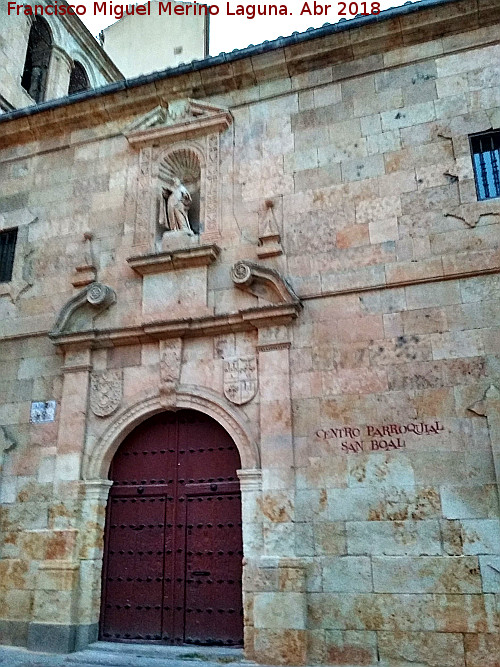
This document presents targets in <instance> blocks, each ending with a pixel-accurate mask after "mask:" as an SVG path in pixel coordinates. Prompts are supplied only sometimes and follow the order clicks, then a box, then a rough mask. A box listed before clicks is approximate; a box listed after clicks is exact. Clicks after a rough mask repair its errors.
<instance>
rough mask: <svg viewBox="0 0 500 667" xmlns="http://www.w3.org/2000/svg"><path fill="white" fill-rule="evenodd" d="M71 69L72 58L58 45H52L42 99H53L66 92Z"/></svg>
mask: <svg viewBox="0 0 500 667" xmlns="http://www.w3.org/2000/svg"><path fill="white" fill-rule="evenodd" d="M72 69H73V60H72V58H70V57H69V56H68V54H67V53H66V52H65V51H63V50H62V49H61V48H60V47H58V46H53V47H52V53H51V56H50V63H49V71H48V74H47V85H46V89H45V97H44V99H46V100H53V99H57V98H59V97H64V96H65V95H67V94H68V89H69V80H70V77H71V70H72Z"/></svg>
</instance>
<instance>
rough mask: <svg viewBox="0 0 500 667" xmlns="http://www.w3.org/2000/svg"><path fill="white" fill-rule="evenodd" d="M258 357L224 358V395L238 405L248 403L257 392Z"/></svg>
mask: <svg viewBox="0 0 500 667" xmlns="http://www.w3.org/2000/svg"><path fill="white" fill-rule="evenodd" d="M257 387H258V378H257V359H256V357H253V356H247V357H234V358H231V359H225V360H224V396H225V397H226V398H227V399H228V400H229V401H231V403H236V405H243V404H244V403H248V401H251V400H252V398H253V397H254V396H255V394H256V393H257Z"/></svg>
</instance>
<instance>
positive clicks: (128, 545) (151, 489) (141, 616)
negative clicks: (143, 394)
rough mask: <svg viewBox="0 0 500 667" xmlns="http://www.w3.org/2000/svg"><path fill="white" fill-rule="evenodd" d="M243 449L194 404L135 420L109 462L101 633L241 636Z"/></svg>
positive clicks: (226, 641)
mask: <svg viewBox="0 0 500 667" xmlns="http://www.w3.org/2000/svg"><path fill="white" fill-rule="evenodd" d="M239 466H240V458H239V454H238V451H237V449H236V446H235V444H234V442H233V441H232V439H231V438H230V436H229V435H228V434H227V433H226V431H225V430H224V429H223V428H222V427H221V426H220V425H219V424H218V423H217V422H215V421H214V420H213V419H211V418H210V417H207V416H206V415H203V414H201V413H198V412H195V411H193V410H181V411H179V412H174V413H162V414H160V415H156V416H155V417H152V418H151V419H148V420H147V421H146V422H144V423H142V424H141V425H140V426H138V427H137V428H136V429H135V430H134V431H133V432H132V433H131V434H130V435H129V436H128V437H127V438H126V439H125V441H124V442H123V443H122V445H121V446H120V448H119V449H118V451H117V453H116V454H115V457H114V459H113V461H112V463H111V468H110V475H109V476H110V479H112V480H113V482H114V483H113V486H112V487H111V491H110V497H109V501H108V507H107V515H106V530H105V551H104V567H103V587H102V590H103V597H102V607H101V623H100V636H101V639H103V640H106V641H160V642H164V643H169V644H219V645H234V646H238V645H242V643H243V610H242V593H241V590H242V586H241V572H242V557H243V547H242V536H241V535H242V534H241V498H240V488H239V482H238V478H237V475H236V470H237V469H238V468H239Z"/></svg>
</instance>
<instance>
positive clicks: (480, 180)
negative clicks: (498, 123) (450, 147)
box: [469, 130, 500, 200]
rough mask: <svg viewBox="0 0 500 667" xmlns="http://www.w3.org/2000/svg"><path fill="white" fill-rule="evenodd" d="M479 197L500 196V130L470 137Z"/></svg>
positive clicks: (490, 197) (491, 197) (492, 197)
mask: <svg viewBox="0 0 500 667" xmlns="http://www.w3.org/2000/svg"><path fill="white" fill-rule="evenodd" d="M469 140H470V147H471V152H472V161H473V164H474V177H475V179H476V192H477V198H478V199H479V200H482V199H494V198H495V197H500V130H494V131H493V132H483V133H482V134H474V135H472V136H470V137H469Z"/></svg>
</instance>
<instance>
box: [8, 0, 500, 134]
mask: <svg viewBox="0 0 500 667" xmlns="http://www.w3.org/2000/svg"><path fill="white" fill-rule="evenodd" d="M499 20H500V1H499V0H481V3H480V4H479V5H478V2H477V0H458V1H454V2H451V1H448V0H441V1H439V0H437V1H434V2H425V0H424V1H422V2H419V3H415V4H413V5H408V6H403V7H397V8H395V9H393V10H388V11H386V12H382V14H380V15H378V16H366V17H362V18H360V19H352V20H350V21H346V22H344V23H337V24H335V25H328V26H326V27H324V28H320V29H318V30H315V31H312V32H311V33H310V34H307V33H302V34H299V35H292V36H291V37H288V38H284V39H278V40H276V41H275V42H272V43H270V44H267V45H259V46H258V47H252V48H248V49H244V50H242V51H239V52H237V53H236V54H222V55H221V56H217V57H215V58H209V59H206V60H203V61H200V62H195V63H190V64H189V65H184V66H180V67H178V68H175V69H171V70H165V71H164V72H160V73H154V74H152V75H148V76H143V77H139V78H137V79H133V80H129V81H123V82H119V83H116V84H112V85H110V86H108V87H104V88H101V89H99V90H97V91H93V92H91V93H86V94H82V95H81V96H79V97H78V99H74V100H71V99H65V100H60V101H56V102H53V103H50V104H42V105H38V107H36V108H31V109H29V110H21V111H17V112H14V113H13V114H10V115H9V114H6V115H5V117H4V118H1V117H0V123H1V125H2V141H1V145H2V146H6V145H10V144H12V143H27V142H30V141H36V140H39V139H43V137H44V136H47V135H48V134H50V133H58V132H65V133H67V132H69V131H71V128H72V125H73V124H74V125H75V127H76V126H77V127H78V128H81V127H83V126H92V125H97V124H106V123H109V125H110V128H109V132H114V133H116V129H117V127H116V123H117V122H118V120H119V119H121V120H123V121H124V124H126V123H127V122H130V121H131V120H132V119H133V117H134V116H135V115H136V114H137V111H138V110H141V111H143V110H144V109H147V108H150V109H152V108H154V107H155V106H157V105H159V104H161V103H162V101H163V100H165V99H167V100H172V99H180V98H193V97H194V98H197V99H200V98H204V97H209V96H211V95H220V94H223V93H230V92H232V91H237V90H241V89H242V88H245V89H250V88H252V87H254V86H255V87H257V90H258V86H259V85H260V84H262V83H264V82H265V81H269V80H273V79H286V78H290V77H292V76H294V75H296V74H301V73H305V72H308V71H310V70H312V69H314V68H322V69H324V68H327V67H329V68H331V80H333V81H339V80H343V79H346V78H350V77H352V76H358V75H363V74H367V73H368V72H375V71H378V70H381V69H384V68H387V67H388V66H394V65H397V64H399V63H398V62H396V61H393V60H391V59H390V58H389V59H387V55H388V54H389V53H390V52H393V51H394V50H395V49H398V50H400V49H401V48H403V47H407V46H414V45H416V44H420V43H423V42H429V41H435V42H436V51H435V53H434V55H435V56H439V55H443V54H445V53H453V52H457V51H461V50H464V49H470V48H477V47H480V46H482V45H484V44H491V43H494V42H497V41H498V35H497V34H496V35H495V34H493V33H492V31H488V30H486V31H483V32H481V31H480V30H478V29H480V28H486V27H488V26H492V25H494V24H497V23H498V22H499ZM464 30H466V31H467V33H469V34H470V33H471V32H473V31H476V33H477V34H476V35H475V37H476V39H475V40H471V39H464V40H457V39H448V40H447V39H446V38H447V37H450V36H452V35H456V34H459V33H461V32H463V31H464ZM495 32H496V31H495ZM438 40H440V41H439V44H437V41H438ZM471 44H472V46H471ZM370 56H371V57H370ZM413 57H415V56H413ZM425 57H428V55H427V56H425ZM349 63H352V65H349ZM289 90H292V88H291V87H290V89H289ZM257 99H259V97H258V96H257ZM39 116H40V118H38V117H39ZM121 120H120V122H121ZM49 130H50V132H49Z"/></svg>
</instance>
